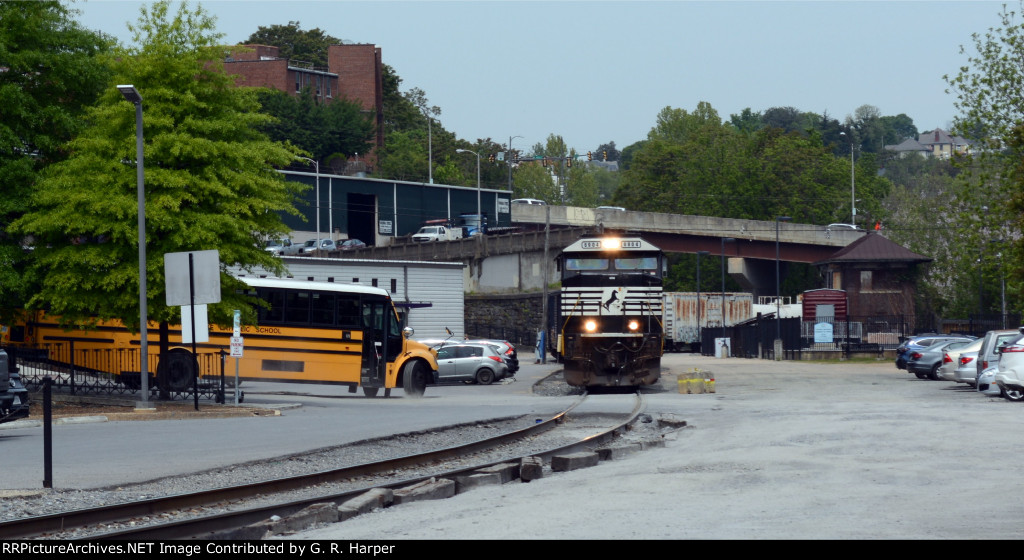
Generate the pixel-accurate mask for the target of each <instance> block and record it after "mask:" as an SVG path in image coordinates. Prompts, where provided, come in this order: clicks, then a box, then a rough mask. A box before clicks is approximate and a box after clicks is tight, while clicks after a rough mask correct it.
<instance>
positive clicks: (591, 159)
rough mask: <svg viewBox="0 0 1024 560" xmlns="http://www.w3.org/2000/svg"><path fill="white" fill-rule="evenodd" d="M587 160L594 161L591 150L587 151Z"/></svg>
mask: <svg viewBox="0 0 1024 560" xmlns="http://www.w3.org/2000/svg"><path fill="white" fill-rule="evenodd" d="M587 161H594V158H593V156H592V154H591V153H590V152H587Z"/></svg>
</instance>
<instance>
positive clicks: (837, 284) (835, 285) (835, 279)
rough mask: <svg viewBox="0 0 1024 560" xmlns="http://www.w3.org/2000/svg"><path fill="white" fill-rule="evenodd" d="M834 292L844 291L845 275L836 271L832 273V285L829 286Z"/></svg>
mask: <svg viewBox="0 0 1024 560" xmlns="http://www.w3.org/2000/svg"><path fill="white" fill-rule="evenodd" d="M829 287H830V288H832V289H834V290H841V289H843V273H842V272H840V271H838V270H836V271H833V272H832V285H831V286H829Z"/></svg>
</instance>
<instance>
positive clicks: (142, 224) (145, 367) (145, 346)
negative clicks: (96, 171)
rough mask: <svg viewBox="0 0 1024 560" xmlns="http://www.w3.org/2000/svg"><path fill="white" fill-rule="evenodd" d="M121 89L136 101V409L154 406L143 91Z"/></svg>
mask: <svg viewBox="0 0 1024 560" xmlns="http://www.w3.org/2000/svg"><path fill="white" fill-rule="evenodd" d="M117 90H118V91H120V92H121V95H123V96H124V98H125V99H126V100H128V102H129V103H132V104H134V105H135V185H136V190H137V191H138V193H137V196H138V204H139V222H138V223H139V352H140V356H139V382H140V389H141V390H142V401H141V402H138V403H135V408H137V409H151V408H154V407H153V405H152V404H150V402H149V331H148V329H147V323H148V322H149V313H148V312H147V309H146V189H145V184H146V183H145V179H144V174H143V169H144V168H145V166H144V164H143V161H142V95H141V94H140V93H139V90H137V89H135V86H133V85H131V84H128V85H120V86H117Z"/></svg>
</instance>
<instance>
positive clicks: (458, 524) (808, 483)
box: [295, 354, 1024, 540]
mask: <svg viewBox="0 0 1024 560" xmlns="http://www.w3.org/2000/svg"><path fill="white" fill-rule="evenodd" d="M664 363H665V364H666V365H668V366H670V367H671V368H672V369H674V370H675V371H680V370H685V369H688V368H691V367H700V368H702V369H706V370H708V371H711V372H713V373H714V377H715V379H716V393H714V394H703V395H684V394H679V393H678V392H672V391H667V390H665V391H660V392H652V393H651V394H649V395H648V411H649V412H651V413H653V414H655V415H657V414H673V415H676V416H678V417H680V418H683V419H685V420H687V421H688V422H689V427H687V428H685V429H683V430H681V431H679V432H676V433H675V434H674V437H672V438H671V439H670V440H669V441H668V442H667V445H666V447H664V448H661V449H653V450H650V451H646V452H643V453H640V454H636V455H632V456H629V457H627V458H624V459H620V460H615V461H609V462H603V463H601V464H600V465H598V466H596V467H592V468H590V469H584V470H578V471H573V472H568V473H559V474H556V475H553V476H551V477H548V478H545V479H542V480H536V481H533V482H530V483H528V484H523V483H509V484H505V485H501V486H493V487H485V488H478V489H475V490H473V491H471V492H468V493H466V494H461V495H457V496H455V497H453V498H450V499H447V500H437V501H425V502H416V503H412V504H405V505H401V506H396V507H392V508H388V509H386V510H383V511H379V512H375V513H370V514H366V515H363V516H359V517H356V518H354V519H350V520H348V521H345V522H342V523H336V524H332V525H330V526H327V527H325V528H322V529H315V530H310V531H306V532H303V533H301V534H299V535H296V536H295V538H300V539H341V540H364V539H382V538H384V539H447V540H451V539H473V540H475V539H529V540H541V539H578V540H593V539H601V540H608V539H613V540H617V539H625V540H637V539H1012V538H1019V535H1020V533H1019V531H1017V530H1015V528H1016V527H1018V525H1019V521H1020V519H1021V518H1022V514H1024V503H1022V502H1021V499H1020V496H1018V495H1017V492H1016V490H1017V488H1016V485H1015V483H1016V479H1015V477H1014V476H1013V473H1015V472H1016V470H1017V465H1018V464H1019V456H1020V449H1021V448H1020V447H1019V446H1020V445H1021V444H1022V440H1024V436H1022V434H1021V430H1019V428H1018V427H1019V425H1020V421H1021V416H1022V415H1024V409H1022V406H1024V404H1022V403H1011V402H1008V401H1005V400H1003V399H1000V398H990V397H985V396H982V395H980V394H978V393H975V392H973V391H971V390H969V389H968V388H966V386H963V385H956V384H953V383H950V382H937V381H924V380H919V379H917V378H916V377H914V376H911V375H909V374H907V373H906V372H905V371H902V370H897V369H896V368H895V367H894V366H893V364H892V362H891V361H890V360H886V361H882V362H877V363H843V364H817V363H805V362H768V361H762V360H745V359H735V358H733V359H724V360H716V359H714V358H701V357H694V356H691V355H686V354H674V355H668V356H667V357H666V359H665V361H664Z"/></svg>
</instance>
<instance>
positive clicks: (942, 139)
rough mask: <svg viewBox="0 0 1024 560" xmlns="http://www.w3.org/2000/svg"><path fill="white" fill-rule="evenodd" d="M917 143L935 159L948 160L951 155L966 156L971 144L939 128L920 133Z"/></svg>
mask: <svg viewBox="0 0 1024 560" xmlns="http://www.w3.org/2000/svg"><path fill="white" fill-rule="evenodd" d="M917 141H918V142H919V143H920V144H921V145H922V146H924V147H926V148H928V149H929V150H931V153H932V154H931V155H932V156H934V157H937V158H949V157H950V156H952V155H953V154H968V153H970V151H971V144H970V142H968V141H967V140H966V139H965V138H962V137H960V136H954V135H952V134H950V133H948V132H946V131H945V130H942V129H941V128H936V129H935V130H927V131H925V132H922V133H921V135H920V136H918V137H917Z"/></svg>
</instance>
